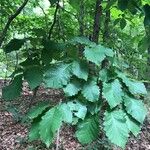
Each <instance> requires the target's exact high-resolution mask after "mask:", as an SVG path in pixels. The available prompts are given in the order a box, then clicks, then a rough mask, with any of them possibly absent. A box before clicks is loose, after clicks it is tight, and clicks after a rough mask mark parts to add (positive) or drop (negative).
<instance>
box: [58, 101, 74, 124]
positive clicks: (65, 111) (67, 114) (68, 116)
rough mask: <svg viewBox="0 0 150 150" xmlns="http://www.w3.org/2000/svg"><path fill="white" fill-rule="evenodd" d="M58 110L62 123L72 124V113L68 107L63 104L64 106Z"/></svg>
mask: <svg viewBox="0 0 150 150" xmlns="http://www.w3.org/2000/svg"><path fill="white" fill-rule="evenodd" d="M59 110H60V111H61V113H62V119H63V121H64V122H66V123H72V121H73V114H72V111H71V109H70V107H69V106H68V105H67V104H65V103H64V104H62V105H60V108H59Z"/></svg>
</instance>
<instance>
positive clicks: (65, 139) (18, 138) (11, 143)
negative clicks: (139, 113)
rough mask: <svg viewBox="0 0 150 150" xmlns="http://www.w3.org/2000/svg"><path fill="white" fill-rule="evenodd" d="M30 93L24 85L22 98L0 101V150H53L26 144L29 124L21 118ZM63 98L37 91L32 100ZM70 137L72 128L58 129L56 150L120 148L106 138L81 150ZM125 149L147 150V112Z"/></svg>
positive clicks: (149, 139)
mask: <svg viewBox="0 0 150 150" xmlns="http://www.w3.org/2000/svg"><path fill="white" fill-rule="evenodd" d="M2 86H3V81H2V80H1V81H0V89H2ZM32 94H33V93H32V92H31V91H30V90H29V88H28V86H27V85H26V84H25V85H24V87H23V93H22V96H21V97H20V98H19V99H18V100H14V101H13V103H12V102H11V103H10V102H8V101H3V100H2V99H0V150H55V145H56V144H55V141H54V144H53V145H52V147H51V148H49V149H47V148H46V147H45V146H44V144H42V143H41V142H39V141H38V142H29V141H28V138H27V136H28V127H29V123H27V122H24V121H23V120H24V119H23V118H24V116H25V114H26V112H27V111H28V109H29V105H30V100H31V97H32ZM0 97H1V90H0ZM62 98H63V94H62V92H61V91H58V90H44V89H43V88H40V89H39V91H38V93H37V96H36V99H35V100H34V105H36V104H37V103H38V102H39V101H53V102H59V101H60V100H61V99H62ZM148 101H149V104H150V94H149V96H148V99H147V100H146V103H147V102H148ZM149 104H147V105H149ZM149 106H150V105H149ZM149 108H150V107H149ZM73 135H74V129H73V128H72V127H70V126H64V127H63V128H62V129H61V130H60V138H59V147H60V148H59V150H119V148H117V147H114V146H112V145H111V144H110V143H109V142H108V141H107V140H106V139H104V140H101V139H99V140H98V141H96V142H94V143H92V144H91V145H89V146H86V147H82V146H81V145H80V144H79V143H78V141H77V140H76V138H75V137H74V136H73ZM101 141H102V142H101ZM103 145H105V147H103ZM126 150H150V109H149V114H148V115H147V118H146V120H145V122H144V125H143V128H142V130H141V133H140V134H139V135H138V137H137V138H134V137H131V138H130V140H129V142H128V144H127V147H126Z"/></svg>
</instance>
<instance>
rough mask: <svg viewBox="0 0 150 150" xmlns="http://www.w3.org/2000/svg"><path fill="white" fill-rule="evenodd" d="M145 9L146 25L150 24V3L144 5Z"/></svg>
mask: <svg viewBox="0 0 150 150" xmlns="http://www.w3.org/2000/svg"><path fill="white" fill-rule="evenodd" d="M143 10H144V12H145V18H144V25H145V27H146V26H150V5H148V4H146V5H144V6H143Z"/></svg>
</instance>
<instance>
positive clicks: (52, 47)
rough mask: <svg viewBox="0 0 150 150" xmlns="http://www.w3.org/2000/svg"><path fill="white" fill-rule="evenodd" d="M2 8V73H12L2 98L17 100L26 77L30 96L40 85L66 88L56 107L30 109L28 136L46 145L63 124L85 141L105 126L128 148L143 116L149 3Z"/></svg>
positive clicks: (87, 1)
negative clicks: (128, 143) (129, 141)
mask: <svg viewBox="0 0 150 150" xmlns="http://www.w3.org/2000/svg"><path fill="white" fill-rule="evenodd" d="M0 6H1V10H0V13H1V14H2V16H3V17H1V21H0V22H1V23H0V29H1V32H0V47H1V50H0V60H1V62H0V64H1V66H2V67H0V69H1V70H2V71H1V72H5V73H1V74H0V75H1V76H2V78H6V77H7V78H9V79H10V78H11V82H10V84H9V85H7V86H5V87H4V88H3V89H2V98H3V99H4V100H7V101H10V102H11V100H13V99H16V98H17V97H19V96H20V94H21V92H22V86H23V85H22V84H23V81H24V80H25V81H27V82H28V84H29V87H30V89H31V90H33V91H34V92H35V93H36V91H37V89H38V87H39V86H40V85H41V84H43V85H44V87H45V88H47V89H50V88H52V89H62V90H63V92H64V99H63V101H61V102H58V104H56V105H55V106H51V105H50V104H49V103H40V104H38V105H37V106H33V108H32V109H31V110H30V111H29V113H28V117H29V119H30V120H31V122H32V125H31V130H30V133H29V140H31V141H33V140H39V139H40V140H41V141H42V142H43V143H45V144H46V146H47V147H49V146H50V145H51V144H52V142H53V139H54V137H55V136H56V134H57V131H59V129H60V127H61V126H62V125H63V124H66V123H67V124H70V125H72V126H75V128H76V132H75V136H76V137H77V139H78V141H79V142H80V143H81V144H83V145H86V144H90V143H91V142H93V141H94V140H96V139H98V137H99V136H100V134H101V132H103V131H104V132H105V135H106V136H107V138H108V139H109V140H110V141H111V142H112V143H113V144H115V145H117V146H120V147H121V148H125V146H126V143H127V141H128V137H129V136H130V133H132V134H133V135H134V136H137V135H138V133H139V132H140V129H141V127H142V124H143V122H144V120H145V117H146V114H147V109H146V106H145V105H144V103H143V100H144V97H145V95H147V90H146V88H145V85H144V83H145V84H146V85H148V84H149V82H150V2H149V0H105V1H104V0H96V1H91V0H76V1H73V0H45V1H42V0H37V1H34V0H33V1H32V2H31V1H28V0H24V1H19V0H15V1H12V0H9V1H6V0H3V1H1V2H0ZM10 14H11V15H10ZM142 82H144V83H142ZM100 122H101V123H100ZM102 124H103V125H102ZM101 128H102V129H101Z"/></svg>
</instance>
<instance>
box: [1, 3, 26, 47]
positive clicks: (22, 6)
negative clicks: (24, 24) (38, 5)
mask: <svg viewBox="0 0 150 150" xmlns="http://www.w3.org/2000/svg"><path fill="white" fill-rule="evenodd" d="M28 1H29V0H24V2H23V3H22V5H21V6H20V7H19V8H18V9H17V10H16V12H15V13H14V14H13V15H11V16H10V17H9V18H8V21H7V23H6V25H5V27H4V29H3V31H2V34H1V35H0V47H1V45H2V43H3V41H4V39H5V37H6V34H7V31H8V29H9V27H10V25H11V23H12V21H13V20H14V19H15V18H16V17H17V16H18V15H19V14H20V13H21V11H22V10H23V8H24V7H25V6H26V4H27V3H28Z"/></svg>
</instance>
